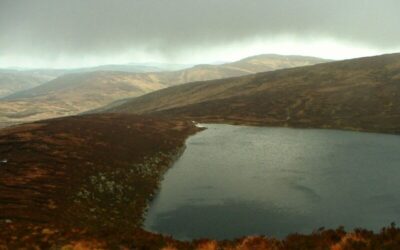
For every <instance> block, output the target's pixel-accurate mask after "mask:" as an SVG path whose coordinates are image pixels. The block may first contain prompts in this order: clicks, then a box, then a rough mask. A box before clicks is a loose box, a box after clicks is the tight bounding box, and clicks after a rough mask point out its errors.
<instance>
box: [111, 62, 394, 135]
mask: <svg viewBox="0 0 400 250" xmlns="http://www.w3.org/2000/svg"><path fill="white" fill-rule="evenodd" d="M399 96H400V54H390V55H382V56H375V57H368V58H359V59H352V60H346V61H340V62H331V63H325V64H319V65H315V66H307V67H299V68H293V69H284V70H278V71H273V72H266V73H258V74H253V75H249V76H242V77H237V78H229V79H222V80H214V81H205V82H194V83H189V84H184V85H180V86H175V87H171V88H167V89H164V90H160V91H157V92H154V93H150V94H147V95H144V96H141V97H138V98H134V99H132V100H129V101H126V102H125V103H123V104H121V105H119V106H115V107H112V108H110V109H108V110H107V112H124V113H137V114H143V113H152V114H157V115H158V116H160V115H161V116H173V117H185V118H188V119H193V120H197V121H208V122H231V123H244V124H258V125H270V126H292V127H318V128H339V129H351V130H363V131H378V132H388V133H399V132H400V126H399V124H400V99H399Z"/></svg>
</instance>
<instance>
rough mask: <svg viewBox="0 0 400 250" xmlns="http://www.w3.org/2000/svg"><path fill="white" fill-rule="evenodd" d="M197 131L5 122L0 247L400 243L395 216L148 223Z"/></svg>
mask: <svg viewBox="0 0 400 250" xmlns="http://www.w3.org/2000/svg"><path fill="white" fill-rule="evenodd" d="M196 131H198V129H197V128H195V127H194V126H193V124H192V123H189V122H185V121H179V120H171V119H168V120H164V119H154V118H151V117H140V116H134V115H116V114H114V115H109V114H106V115H87V116H79V117H68V118H59V119H55V120H47V121H42V122H38V123H32V124H26V125H21V126H17V127H13V128H8V129H4V130H1V131H0V155H1V157H2V159H1V160H2V162H1V163H0V164H1V165H0V211H1V212H0V249H20V248H27V249H35V248H36V249H37V248H39V249H49V248H51V249H209V250H212V249H215V250H216V249H231V250H232V249H378V248H379V249H382V248H383V247H385V249H399V247H400V229H398V228H396V227H394V226H391V227H389V228H386V229H384V230H383V231H382V232H380V233H377V234H376V233H373V232H370V231H366V230H356V231H355V232H352V233H346V232H345V231H344V230H343V229H341V228H339V229H336V230H319V231H316V232H314V233H313V234H310V235H290V236H288V237H287V238H286V239H284V240H281V241H279V240H275V239H271V238H267V237H264V236H259V237H244V238H242V239H237V240H232V241H220V242H217V241H214V240H207V239H204V240H198V241H193V242H181V241H176V240H174V239H172V238H170V237H167V236H162V235H159V234H154V233H150V232H146V231H144V230H143V229H141V223H142V218H143V212H144V210H145V208H146V206H147V204H148V202H149V201H150V200H151V199H152V197H153V195H154V194H155V192H156V191H157V188H158V184H159V182H160V180H161V179H162V175H163V173H164V172H165V170H166V169H168V167H169V166H170V164H171V163H172V161H173V160H174V158H175V157H176V156H177V155H178V154H179V152H180V151H181V150H182V147H183V144H184V140H185V139H186V138H187V137H188V136H189V135H190V134H193V133H195V132H196ZM5 159H7V162H4V161H3V160H5ZM357 247H358V248H357Z"/></svg>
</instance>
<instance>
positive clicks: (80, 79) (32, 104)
mask: <svg viewBox="0 0 400 250" xmlns="http://www.w3.org/2000/svg"><path fill="white" fill-rule="evenodd" d="M326 61H327V60H324V59H319V58H313V57H301V56H279V55H260V56H255V57H251V58H247V59H243V60H241V61H238V62H234V63H227V64H222V65H198V66H195V67H192V68H189V69H185V70H178V71H164V72H147V73H132V72H121V71H108V70H107V71H104V70H103V71H93V72H78V73H70V74H65V75H61V76H58V77H57V78H56V79H53V80H51V81H49V82H47V83H44V84H41V85H40V86H37V87H35V88H31V89H27V90H25V91H20V92H17V93H14V94H12V95H9V96H7V97H6V98H3V99H2V100H0V125H2V124H3V125H4V124H8V123H21V122H27V121H34V120H40V119H47V118H52V117H59V116H66V115H74V114H78V113H81V112H85V111H88V110H91V109H96V108H100V107H102V106H104V105H108V104H110V103H112V102H114V101H117V100H120V99H124V98H129V97H137V96H140V95H143V94H146V93H149V92H152V91H155V90H159V89H163V88H166V87H169V86H173V85H178V84H183V83H187V82H191V81H203V80H210V79H220V78H226V77H232V76H240V75H246V74H251V73H255V72H260V71H269V70H276V69H281V68H287V67H296V66H303V65H311V64H316V63H321V62H326Z"/></svg>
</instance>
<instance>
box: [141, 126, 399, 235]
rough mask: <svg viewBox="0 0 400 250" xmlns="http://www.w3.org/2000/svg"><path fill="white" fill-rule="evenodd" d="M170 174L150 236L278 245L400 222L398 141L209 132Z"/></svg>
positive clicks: (355, 135) (223, 129)
mask: <svg viewBox="0 0 400 250" xmlns="http://www.w3.org/2000/svg"><path fill="white" fill-rule="evenodd" d="M204 126H206V127H207V129H206V130H204V131H202V132H200V133H197V134H196V135H194V136H192V137H190V138H189V139H188V140H187V141H186V146H187V148H186V150H185V152H184V153H183V155H182V156H181V157H180V158H179V160H178V161H177V162H176V163H175V164H174V166H173V167H172V168H171V169H170V170H169V171H168V172H167V173H166V174H165V175H164V179H163V181H162V182H161V189H160V191H159V193H158V195H157V196H156V197H155V199H154V200H153V202H152V204H151V205H150V208H149V210H148V213H147V214H146V217H145V222H144V228H145V229H147V230H149V231H153V232H159V233H163V234H168V235H172V236H174V237H175V238H177V239H181V240H189V239H195V238H205V237H207V238H214V239H233V238H236V237H240V236H244V235H260V234H261V235H267V236H274V237H277V238H282V237H285V236H286V235H288V234H290V233H295V232H298V233H311V232H312V231H313V230H315V229H318V228H320V227H325V228H337V227H338V226H340V225H343V226H344V227H345V228H346V229H348V230H349V229H350V230H351V229H353V228H357V227H363V228H368V229H371V230H379V229H380V228H382V227H383V226H388V225H389V224H390V223H391V222H398V221H400V194H399V190H400V136H396V135H387V134H375V133H360V132H349V131H337V130H323V129H290V128H271V127H248V126H232V125H220V124H205V125H204Z"/></svg>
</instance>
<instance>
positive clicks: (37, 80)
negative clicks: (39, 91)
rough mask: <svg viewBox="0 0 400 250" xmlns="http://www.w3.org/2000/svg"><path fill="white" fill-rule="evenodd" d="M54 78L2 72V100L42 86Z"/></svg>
mask: <svg viewBox="0 0 400 250" xmlns="http://www.w3.org/2000/svg"><path fill="white" fill-rule="evenodd" d="M52 78H53V77H52V76H50V75H46V74H37V73H34V72H19V71H17V70H0V98H2V97H5V96H8V95H11V94H13V93H15V92H18V91H22V90H26V89H29V88H33V87H36V86H39V85H41V84H42V83H45V82H47V81H49V80H51V79H52Z"/></svg>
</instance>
